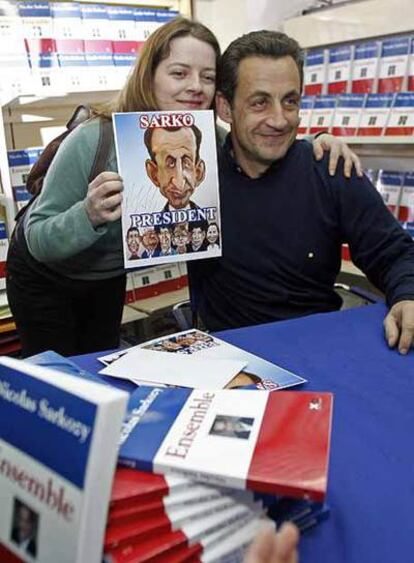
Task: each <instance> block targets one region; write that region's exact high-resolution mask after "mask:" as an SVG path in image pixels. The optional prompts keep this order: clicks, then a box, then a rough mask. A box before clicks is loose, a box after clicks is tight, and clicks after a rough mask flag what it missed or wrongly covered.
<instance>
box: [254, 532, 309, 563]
mask: <svg viewBox="0 0 414 563" xmlns="http://www.w3.org/2000/svg"><path fill="white" fill-rule="evenodd" d="M298 542H299V531H298V529H297V527H296V526H294V525H293V524H291V523H290V522H288V523H285V524H283V525H282V527H281V528H280V530H279V531H278V532H277V533H276V532H275V531H274V529H273V527H272V526H265V527H263V528H262V529H261V530H260V531H259V532H258V534H257V535H256V537H255V539H254V540H253V542H252V544H251V546H250V547H249V550H248V552H247V554H246V557H245V559H244V563H298V561H299V558H298V557H299V556H298V550H297V547H298Z"/></svg>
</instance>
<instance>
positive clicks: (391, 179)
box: [377, 170, 404, 218]
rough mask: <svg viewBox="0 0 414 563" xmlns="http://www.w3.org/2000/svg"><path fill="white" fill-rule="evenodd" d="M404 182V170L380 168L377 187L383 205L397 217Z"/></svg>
mask: <svg viewBox="0 0 414 563" xmlns="http://www.w3.org/2000/svg"><path fill="white" fill-rule="evenodd" d="M403 183H404V172H396V171H390V170H381V171H380V173H379V177H378V183H377V189H378V191H379V193H380V194H381V196H382V199H383V200H384V203H385V205H386V206H387V207H388V209H389V210H390V211H391V213H392V214H393V215H394V217H396V218H398V212H399V207H400V202H401V196H402V187H403Z"/></svg>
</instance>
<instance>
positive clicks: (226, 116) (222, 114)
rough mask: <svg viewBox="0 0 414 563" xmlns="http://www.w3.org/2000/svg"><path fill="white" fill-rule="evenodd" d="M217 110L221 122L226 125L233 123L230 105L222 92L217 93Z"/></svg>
mask: <svg viewBox="0 0 414 563" xmlns="http://www.w3.org/2000/svg"><path fill="white" fill-rule="evenodd" d="M216 110H217V115H218V116H219V118H220V119H221V120H223V121H224V122H225V123H232V121H233V119H232V115H231V107H230V104H229V102H228V101H227V99H226V98H225V97H224V96H223V94H222V93H221V92H216Z"/></svg>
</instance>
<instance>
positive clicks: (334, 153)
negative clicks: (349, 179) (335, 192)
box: [329, 145, 341, 176]
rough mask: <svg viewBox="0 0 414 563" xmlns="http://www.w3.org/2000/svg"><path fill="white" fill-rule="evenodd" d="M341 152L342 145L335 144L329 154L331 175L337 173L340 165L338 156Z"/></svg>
mask: <svg viewBox="0 0 414 563" xmlns="http://www.w3.org/2000/svg"><path fill="white" fill-rule="evenodd" d="M340 154H341V147H340V146H338V145H333V146H332V149H331V152H330V155H329V174H330V175H331V176H334V175H335V172H336V167H337V166H338V158H339V156H340Z"/></svg>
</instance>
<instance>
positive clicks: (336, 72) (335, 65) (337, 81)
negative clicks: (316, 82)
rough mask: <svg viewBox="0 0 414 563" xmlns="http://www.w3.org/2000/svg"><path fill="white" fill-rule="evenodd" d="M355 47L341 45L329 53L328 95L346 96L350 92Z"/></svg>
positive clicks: (331, 49)
mask: <svg viewBox="0 0 414 563" xmlns="http://www.w3.org/2000/svg"><path fill="white" fill-rule="evenodd" d="M353 58H354V46H353V45H339V46H338V47H331V48H330V49H329V51H328V61H329V62H328V94H346V93H347V92H349V91H350V86H351V73H352V61H353Z"/></svg>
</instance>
